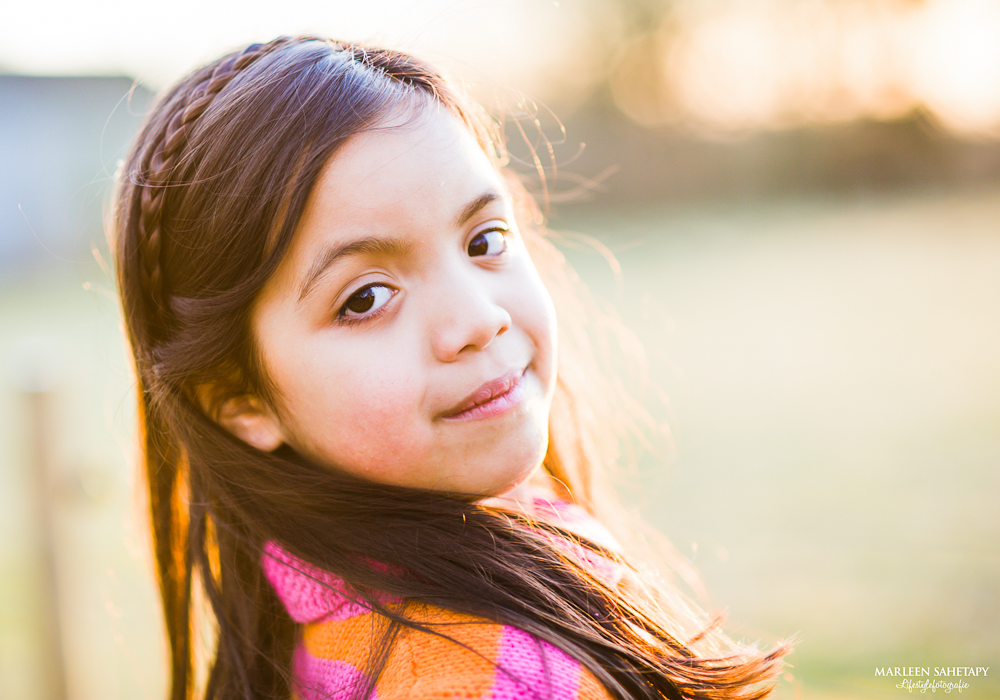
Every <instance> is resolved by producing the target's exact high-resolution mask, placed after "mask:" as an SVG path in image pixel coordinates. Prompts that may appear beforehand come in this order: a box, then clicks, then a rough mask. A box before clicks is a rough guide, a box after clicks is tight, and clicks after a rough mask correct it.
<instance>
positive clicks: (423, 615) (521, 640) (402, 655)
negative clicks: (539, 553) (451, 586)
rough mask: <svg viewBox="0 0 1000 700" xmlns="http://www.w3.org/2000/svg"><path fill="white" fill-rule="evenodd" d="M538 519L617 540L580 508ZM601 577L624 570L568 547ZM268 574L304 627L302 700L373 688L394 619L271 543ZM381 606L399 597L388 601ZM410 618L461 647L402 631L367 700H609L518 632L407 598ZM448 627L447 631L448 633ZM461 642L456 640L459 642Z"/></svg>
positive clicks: (337, 699) (588, 677) (297, 675)
mask: <svg viewBox="0 0 1000 700" xmlns="http://www.w3.org/2000/svg"><path fill="white" fill-rule="evenodd" d="M533 510H534V513H533V514H534V515H535V516H536V517H544V518H546V519H548V520H550V521H551V522H554V523H555V524H558V525H560V526H563V527H565V528H566V529H569V530H571V531H574V532H577V533H579V534H581V535H584V536H586V537H588V538H589V539H591V540H593V541H596V542H599V543H602V544H605V543H611V544H613V542H614V541H613V539H612V538H611V536H610V535H609V534H608V532H607V530H605V529H604V528H603V526H601V525H600V524H599V523H598V522H597V521H596V520H594V519H593V518H591V517H590V516H589V515H587V514H586V513H585V511H583V509H582V508H579V507H578V506H575V505H572V504H569V503H565V502H552V501H547V500H545V499H535V500H534V503H533ZM570 547H571V549H572V550H573V555H574V556H576V557H577V558H578V559H579V560H580V561H582V562H583V563H584V565H586V566H588V567H590V568H591V569H592V570H593V572H594V574H595V575H596V576H599V577H600V578H602V579H603V580H605V581H606V582H608V583H610V584H612V585H615V584H617V582H618V580H619V579H620V577H621V570H620V569H619V568H618V567H617V565H615V564H614V563H613V562H610V561H608V560H607V559H604V558H601V557H597V556H595V555H594V554H593V553H592V552H590V551H589V550H584V549H583V548H575V547H573V546H572V545H570ZM263 567H264V572H265V574H266V575H267V578H268V580H269V581H270V582H271V584H272V585H273V586H274V589H275V591H276V592H277V594H278V597H279V598H280V599H281V601H282V602H283V603H284V605H285V608H286V609H287V610H288V614H289V615H290V616H291V618H292V619H293V620H294V621H295V622H298V623H300V624H301V625H303V627H302V634H301V641H300V643H299V644H298V646H297V648H296V650H295V653H294V656H293V659H292V676H293V683H294V690H295V693H296V696H297V697H298V698H300V699H301V700H346V699H347V698H350V697H352V696H353V694H354V691H355V690H356V689H358V688H359V687H361V686H364V685H367V683H368V681H369V679H368V678H367V677H366V675H365V669H367V668H368V661H369V654H370V651H371V644H372V642H373V641H375V642H377V641H378V640H380V639H381V638H382V633H383V632H384V631H385V629H386V626H387V625H388V620H387V619H386V618H385V617H383V616H381V615H378V614H377V613H373V612H372V611H371V610H369V609H368V608H366V607H363V606H361V605H359V604H357V603H354V602H352V601H351V600H349V599H348V597H347V596H346V591H347V587H346V584H345V583H344V581H343V580H342V579H340V578H338V577H337V576H335V575H333V574H331V573H329V572H326V571H322V570H319V569H317V568H315V567H313V566H311V565H309V564H307V563H305V562H303V561H301V560H298V559H296V558H295V557H293V556H292V555H291V554H289V553H288V552H286V551H285V550H283V549H282V548H281V547H280V546H278V545H277V544H275V543H273V542H270V543H268V544H267V546H266V547H265V552H264V557H263ZM381 602H382V603H383V604H384V605H387V606H395V605H399V604H400V603H401V601H399V600H393V599H391V598H388V597H386V599H385V600H383V601H381ZM406 613H407V616H408V617H410V618H412V619H413V620H414V621H415V622H419V623H425V624H428V625H432V626H435V627H436V628H437V629H442V631H443V633H445V634H447V635H448V636H449V637H451V638H452V639H453V640H454V641H452V640H449V639H444V638H443V637H440V636H437V635H434V634H430V633H427V632H422V631H419V630H413V629H409V628H403V629H401V630H400V632H399V634H398V635H397V636H396V638H395V642H394V644H393V646H392V649H391V652H390V654H389V656H388V658H387V660H386V663H385V666H384V669H383V671H382V673H381V674H380V675H379V677H378V681H377V683H376V685H375V688H374V690H373V691H372V692H371V694H370V695H369V696H368V700H397V699H398V700H401V699H403V698H406V699H410V700H439V699H440V700H444V699H445V698H449V699H452V698H454V699H456V700H457V699H461V700H609V698H610V695H609V694H608V693H607V691H606V690H605V689H604V687H603V686H602V685H601V684H600V683H599V682H598V681H597V680H596V679H595V678H594V676H593V675H592V674H591V673H590V672H589V671H588V670H587V669H586V668H584V667H583V666H582V665H581V664H580V663H579V662H577V661H576V660H574V659H573V658H571V657H570V656H568V655H567V654H566V653H564V652H563V651H561V650H560V649H558V648H556V647H554V646H552V645H551V644H548V643H547V642H543V641H542V640H540V639H538V638H537V637H535V636H533V635H531V634H529V633H527V632H524V631H522V630H520V629H517V628H515V627H510V626H507V625H502V624H498V623H496V622H492V621H490V620H486V619H483V618H477V617H473V616H470V615H465V614H462V613H456V612H452V611H448V610H444V609H442V608H438V607H434V606H432V605H426V604H422V603H416V602H413V601H410V602H408V603H407V605H406ZM442 625H444V626H446V627H443V628H442V627H441V626H442ZM456 642H457V644H456Z"/></svg>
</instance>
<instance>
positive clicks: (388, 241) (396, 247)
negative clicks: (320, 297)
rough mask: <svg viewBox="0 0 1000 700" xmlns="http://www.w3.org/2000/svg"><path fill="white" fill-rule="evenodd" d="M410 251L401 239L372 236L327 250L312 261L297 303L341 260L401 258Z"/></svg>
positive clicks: (407, 244) (410, 247)
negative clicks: (377, 256) (380, 257)
mask: <svg viewBox="0 0 1000 700" xmlns="http://www.w3.org/2000/svg"><path fill="white" fill-rule="evenodd" d="M411 249H412V245H411V244H410V242H409V241H406V240H403V239H401V238H375V237H374V236H372V237H369V238H360V239H358V240H356V241H351V242H350V243H344V244H343V245H338V246H333V247H332V248H328V249H327V250H326V251H325V252H324V253H323V254H322V255H320V256H319V257H318V258H316V260H314V261H313V264H312V266H310V268H309V272H307V273H306V276H305V281H304V282H303V283H302V287H300V288H299V301H300V302H301V301H302V300H303V299H305V298H306V297H307V296H308V295H309V292H311V291H312V289H313V287H314V286H315V285H316V282H318V281H319V278H320V277H322V276H323V273H324V272H326V271H327V270H328V269H329V268H330V266H331V265H333V264H334V263H335V262H337V261H338V260H340V259H342V258H348V257H351V256H354V255H381V256H403V255H406V254H408V253H409V252H410V250H411Z"/></svg>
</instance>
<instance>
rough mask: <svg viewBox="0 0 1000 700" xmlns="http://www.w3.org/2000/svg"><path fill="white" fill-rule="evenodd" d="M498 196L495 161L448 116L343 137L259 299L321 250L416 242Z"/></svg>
mask: <svg viewBox="0 0 1000 700" xmlns="http://www.w3.org/2000/svg"><path fill="white" fill-rule="evenodd" d="M505 191H506V188H505V187H504V185H503V182H502V179H501V178H500V176H499V173H498V171H497V168H496V167H495V164H494V161H493V160H491V158H490V157H489V156H487V154H486V153H485V152H484V151H483V149H482V148H481V147H480V145H479V143H478V141H477V140H476V138H475V136H474V135H473V134H472V132H471V131H470V130H469V128H468V127H466V125H465V124H464V123H463V122H462V121H461V120H460V119H459V118H458V117H456V116H454V115H453V114H452V113H451V112H449V111H448V110H447V109H445V108H443V107H441V106H440V105H436V104H430V105H424V106H422V107H421V108H417V109H414V108H410V109H408V110H407V111H406V112H401V113H397V114H394V115H391V116H390V117H389V118H387V119H385V120H383V121H382V122H380V123H377V124H375V125H373V126H372V127H371V128H369V129H366V130H364V131H362V132H359V133H357V134H355V135H353V136H352V137H350V138H349V139H348V140H347V141H346V142H345V143H344V145H343V146H341V148H340V149H339V150H338V151H337V152H336V153H335V154H334V155H333V157H331V158H330V160H329V161H328V162H327V163H326V165H325V166H324V167H323V170H322V171H321V172H320V175H319V177H318V178H317V180H316V183H315V185H314V186H313V189H312V191H311V192H310V195H309V198H308V200H307V202H306V206H305V208H304V210H303V212H302V216H301V217H300V219H299V221H298V224H297V226H296V229H295V233H294V236H293V239H292V242H291V245H290V247H289V249H288V251H287V252H286V254H285V258H284V260H283V261H282V263H281V264H280V265H279V268H278V271H277V273H276V274H275V276H274V277H273V278H272V280H271V282H269V283H268V285H266V286H265V290H264V292H265V294H264V296H268V289H267V288H268V287H270V288H271V290H270V291H272V292H273V291H274V288H275V286H276V285H277V286H280V287H285V288H287V287H288V286H290V285H294V284H295V281H296V280H297V279H299V278H301V277H302V276H303V275H304V274H305V271H306V270H307V269H308V268H309V267H310V266H311V265H312V263H313V261H314V260H315V258H316V256H317V255H319V254H321V253H322V251H323V250H324V249H328V248H330V247H333V246H338V245H344V244H345V243H350V242H351V241H352V240H354V239H360V238H368V237H393V238H399V237H401V236H410V237H413V238H417V239H419V237H420V236H421V235H422V234H423V233H428V232H431V231H438V230H440V229H441V227H442V226H444V225H447V224H450V223H451V222H452V221H453V220H454V219H455V218H456V217H457V216H458V215H459V214H460V213H461V211H462V209H463V208H465V207H466V206H467V205H468V204H469V202H470V201H473V200H475V199H476V198H477V197H480V196H481V195H482V194H483V193H485V192H499V193H504V192H505Z"/></svg>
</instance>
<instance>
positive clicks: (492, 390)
mask: <svg viewBox="0 0 1000 700" xmlns="http://www.w3.org/2000/svg"><path fill="white" fill-rule="evenodd" d="M526 371H527V369H520V370H512V371H510V372H507V373H506V374H503V375H501V376H499V377H497V378H496V379H493V380H490V381H488V382H486V383H485V384H483V385H482V386H480V387H479V388H478V389H476V390H475V391H474V392H472V393H471V394H469V395H468V396H467V397H466V398H465V399H463V400H462V401H461V402H459V403H458V404H457V405H456V406H455V407H454V408H451V409H449V410H448V411H446V412H445V413H444V414H443V415H442V418H444V419H445V420H472V419H476V418H488V417H491V416H496V415H500V414H501V413H506V412H507V411H508V410H509V409H511V408H513V407H514V406H516V405H518V404H519V403H520V402H521V399H522V398H523V397H524V382H523V381H522V379H523V378H524V373H525V372H526Z"/></svg>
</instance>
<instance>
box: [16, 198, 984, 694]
mask: <svg viewBox="0 0 1000 700" xmlns="http://www.w3.org/2000/svg"><path fill="white" fill-rule="evenodd" d="M554 223H555V226H556V227H557V228H566V229H572V230H575V231H579V232H581V233H585V234H587V235H590V236H593V237H595V238H597V239H599V240H600V241H602V242H603V243H604V244H605V245H606V246H608V247H609V248H610V249H611V250H612V251H613V252H614V253H615V255H616V257H617V260H618V262H619V263H620V265H621V269H622V275H621V278H620V280H619V279H617V278H616V276H615V275H614V274H613V272H612V271H611V268H610V267H609V266H608V264H607V263H606V262H605V261H604V259H603V258H602V257H601V256H599V255H596V254H594V253H591V252H587V251H585V250H581V249H567V256H568V257H570V259H571V260H572V261H573V262H574V263H575V264H576V265H577V267H578V269H579V270H580V272H581V274H582V276H583V277H584V278H585V279H586V280H587V281H588V283H589V284H590V285H591V287H592V289H593V290H594V291H595V292H596V293H597V294H598V295H599V296H601V297H602V298H603V299H605V300H606V301H607V303H608V304H610V305H611V306H613V307H614V308H616V309H617V310H618V311H619V313H620V314H621V315H622V316H623V318H624V319H625V321H626V322H627V323H628V324H629V325H630V327H632V328H633V329H634V330H635V333H636V335H637V336H638V337H639V338H640V340H641V341H642V342H643V343H644V345H645V347H646V350H647V353H648V358H649V365H650V379H651V380H652V384H655V385H658V386H659V387H661V388H662V390H663V392H664V393H665V395H666V396H667V397H669V407H668V406H667V405H664V403H663V402H662V401H660V400H659V399H658V398H657V395H656V394H655V392H652V391H649V392H647V394H648V395H647V396H646V397H645V398H646V400H647V404H648V405H649V406H650V408H651V410H653V411H654V412H655V413H656V418H657V419H658V420H659V421H661V422H666V423H668V424H669V426H670V429H671V432H672V440H673V446H672V449H671V451H670V452H671V453H670V454H669V455H665V456H654V455H647V456H646V457H645V458H644V459H643V461H642V463H641V465H640V467H639V478H638V479H637V480H635V481H633V482H632V483H627V484H623V493H624V495H625V498H626V500H627V501H628V502H630V503H632V504H635V506H636V507H637V508H639V509H640V510H641V512H642V513H643V514H644V516H645V517H646V518H647V519H648V520H649V521H650V522H651V523H652V524H653V525H655V526H656V527H657V528H658V529H659V530H661V531H662V532H663V533H664V534H666V535H667V536H668V537H669V538H670V539H671V540H672V541H673V542H674V544H675V545H676V546H677V548H678V549H679V550H680V551H681V553H682V554H684V555H685V556H688V557H690V559H691V560H692V562H693V563H694V565H695V566H696V567H697V568H698V570H699V571H700V573H701V574H702V577H703V579H704V582H705V586H706V588H707V590H708V592H709V594H710V606H711V607H712V608H713V609H714V608H722V607H728V624H727V627H728V629H729V630H730V631H731V632H732V633H733V634H734V635H735V636H739V637H744V638H747V639H758V638H760V639H764V640H765V641H773V640H775V639H777V638H779V637H782V636H786V635H791V634H795V633H798V634H799V636H800V637H801V640H802V641H801V643H800V644H799V646H798V648H797V650H796V652H795V653H794V655H793V657H792V658H791V662H792V664H793V665H794V667H793V668H792V669H790V674H791V676H790V680H789V681H787V682H786V683H784V684H783V685H782V687H781V689H780V691H779V694H778V697H781V698H798V697H803V698H820V699H821V700H825V699H828V698H871V699H873V700H874V699H880V698H892V697H902V696H901V695H900V693H907V691H906V690H905V689H899V688H896V687H895V683H897V682H898V681H899V680H900V679H891V678H884V677H876V676H875V673H874V670H875V668H876V667H885V666H889V667H893V666H929V667H941V666H990V667H991V668H990V672H989V675H988V676H987V677H986V678H983V677H979V678H970V679H966V680H967V682H968V683H969V687H968V688H967V689H966V690H965V691H964V692H963V693H962V697H971V698H989V697H1000V683H998V682H997V680H996V678H997V674H1000V663H996V662H998V661H1000V634H998V633H997V630H1000V604H998V599H1000V595H998V592H1000V539H998V534H1000V510H998V507H997V504H998V500H1000V499H998V496H1000V192H994V191H984V190H980V191H974V192H962V193H948V192H938V193H934V192H931V193H924V194H922V195H920V196H917V195H907V196H902V195H898V196H893V197H885V198H881V199H873V198H858V199H851V200H816V201H787V202H776V203H767V204H762V203H759V202H757V203H744V204H741V203H732V204H726V205H716V206H712V207H706V206H702V207H690V208H683V207H673V208H670V209H663V210H656V211H653V210H649V211H641V212H628V213H625V212H610V211H604V212H601V213H588V214H583V213H581V212H577V213H576V214H573V213H566V214H563V215H562V216H561V217H559V218H557V219H556V220H555V222H554ZM85 286H86V287H87V288H85ZM0 319H2V320H0V358H2V361H3V365H4V367H5V368H6V370H7V372H6V374H7V376H6V377H5V383H4V384H3V389H2V393H0V525H2V526H3V527H4V531H5V532H7V533H9V536H8V537H5V538H3V539H2V540H0V697H2V698H8V697H9V698H33V697H37V696H38V695H37V694H38V688H39V687H40V685H39V679H40V678H42V677H43V675H42V674H44V673H45V672H46V670H45V669H46V662H45V660H42V659H39V658H37V655H36V654H35V652H34V648H33V644H34V642H35V635H34V631H33V629H34V628H33V621H34V619H35V618H36V614H35V612H34V610H35V608H34V606H36V605H37V604H38V603H37V601H36V600H35V599H34V598H33V596H32V594H33V592H34V591H35V590H36V589H37V584H36V582H35V579H34V578H33V577H34V576H35V569H34V568H33V567H34V566H35V562H34V560H33V549H32V545H31V536H32V533H31V532H30V531H29V530H28V526H27V522H28V520H27V518H28V512H27V506H26V504H25V499H24V493H25V489H26V488H27V486H26V484H27V478H26V476H25V474H24V466H23V465H24V460H25V455H26V449H27V448H26V446H25V431H26V425H25V418H24V415H23V410H22V409H21V408H20V404H19V403H18V401H19V398H18V395H17V394H16V391H15V390H16V387H17V386H18V382H21V381H23V374H24V370H23V369H19V367H21V368H23V366H24V365H25V364H29V365H30V364H31V363H32V362H36V363H38V362H47V363H48V365H49V366H51V367H54V369H55V375H56V377H57V379H56V385H55V386H56V389H57V391H56V393H55V394H54V399H53V401H54V405H55V407H56V409H57V410H56V415H57V425H58V429H57V430H56V431H55V432H54V434H53V436H52V449H53V451H54V454H55V466H56V467H57V469H58V471H59V474H60V477H59V479H58V483H57V489H56V493H57V508H58V516H59V517H58V522H57V526H58V527H57V532H56V535H57V540H58V546H59V550H58V554H59V558H58V564H59V570H60V583H61V591H62V604H63V610H64V615H63V624H64V630H65V633H66V643H65V646H66V657H67V665H68V675H69V682H70V688H71V696H72V698H73V699H74V700H89V699H91V698H94V699H96V698H101V700H117V699H118V698H122V699H125V698H129V699H131V698H161V697H163V687H164V686H163V678H164V674H163V662H164V659H165V656H164V651H163V643H162V640H161V639H160V636H161V633H160V628H159V622H158V619H159V618H158V612H157V610H156V602H155V594H154V592H153V590H152V584H151V583H150V578H151V577H150V575H149V573H148V572H149V571H150V570H151V566H150V564H149V560H148V556H147V554H146V552H145V548H144V545H145V539H144V534H143V531H142V527H141V526H137V525H136V524H135V519H134V518H133V514H134V512H135V511H136V510H137V508H136V492H135V489H134V487H133V485H132V477H131V474H130V470H129V466H128V462H129V459H130V456H129V455H130V454H131V451H132V439H133V438H132V427H131V424H132V406H131V402H132V397H131V394H130V389H129V377H128V371H127V365H126V362H125V354H124V350H123V348H122V343H121V340H120V331H119V327H118V319H117V312H116V304H115V301H114V299H113V292H112V290H111V282H110V280H109V278H108V277H107V275H106V274H105V273H104V272H102V271H101V270H100V269H99V268H98V267H97V266H96V265H93V264H91V263H89V262H78V263H68V262H60V261H53V262H52V264H51V265H50V266H49V267H48V268H47V269H46V270H44V271H41V272H38V273H37V274H28V273H27V272H25V273H19V274H17V275H13V276H11V277H10V278H9V279H4V280H3V281H2V283H0ZM25 338H34V339H35V340H29V341H25V340H24V339H25ZM39 348H43V349H42V350H39ZM44 355H50V356H51V359H50V360H45V359H44V357H43V356H44ZM993 667H996V668H993Z"/></svg>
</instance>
